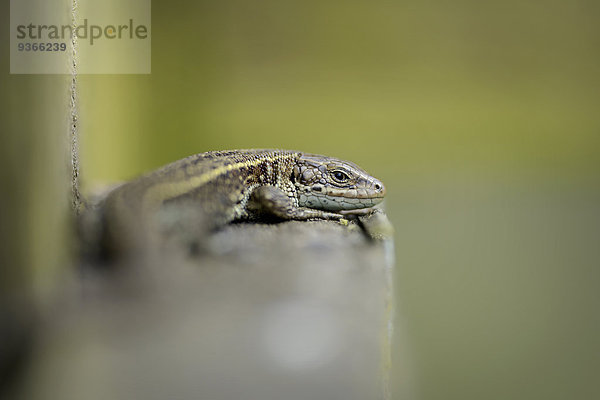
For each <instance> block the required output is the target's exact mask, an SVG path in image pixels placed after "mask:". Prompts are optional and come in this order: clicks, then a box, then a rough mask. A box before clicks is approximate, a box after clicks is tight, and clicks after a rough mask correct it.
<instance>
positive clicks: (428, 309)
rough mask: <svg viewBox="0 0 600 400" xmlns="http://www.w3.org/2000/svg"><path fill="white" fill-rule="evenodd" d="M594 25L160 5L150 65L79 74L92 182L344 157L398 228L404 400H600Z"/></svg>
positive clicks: (599, 127) (596, 10) (332, 4)
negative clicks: (290, 158)
mask: <svg viewBox="0 0 600 400" xmlns="http://www.w3.org/2000/svg"><path fill="white" fill-rule="evenodd" d="M599 18H600V3H598V2H595V1H592V0H576V1H569V2H567V1H554V0H548V1H515V0H507V1H502V2H500V1H495V2H480V1H474V0H462V1H461V0H459V1H453V2H446V1H441V0H430V1H402V2H400V1H398V2H394V1H365V0H363V1H359V0H347V1H334V0H321V1H312V0H305V1H282V0H278V1H275V0H271V1H269V0H267V1H260V2H246V1H241V0H233V1H223V2H216V1H195V2H190V1H182V0H173V1H169V2H166V1H158V0H154V1H153V2H152V74H151V75H131V76H82V77H80V81H79V85H80V86H79V87H80V114H81V115H80V122H81V135H82V138H81V140H82V157H81V158H82V172H83V179H84V189H85V190H88V191H89V190H90V189H92V188H93V187H94V186H95V185H97V184H101V183H106V182H112V181H116V180H123V179H127V178H130V177H133V176H135V175H137V174H139V173H141V172H143V171H147V170H150V169H152V168H155V167H158V166H160V165H163V164H165V163H168V162H170V161H173V160H175V159H178V158H181V157H184V156H187V155H190V154H193V153H197V152H202V151H207V150H214V149H229V148H251V147H254V148H261V147H269V148H287V149H299V150H304V151H308V152H314V153H321V154H327V155H332V156H337V157H340V158H344V159H349V160H352V161H355V162H356V163H358V164H359V165H361V166H363V167H364V168H365V169H367V170H368V171H369V172H371V173H372V174H374V175H375V176H377V177H379V178H381V179H382V180H383V182H384V183H385V184H386V186H387V189H388V199H387V204H386V207H387V210H388V214H389V216H390V217H391V219H392V222H393V223H394V225H395V228H396V231H397V236H396V256H397V264H396V271H395V285H396V289H395V290H396V300H397V309H396V313H397V315H396V336H395V343H394V355H393V362H394V371H393V385H394V387H393V390H394V399H398V400H400V399H418V400H433V399H508V398H510V399H593V398H600V380H599V373H600V344H599V342H600V341H599V339H598V337H599V335H600V312H599V311H598V308H599V305H600V294H599V292H600V290H599V289H600V272H599V271H598V267H599V263H600V246H599V245H598V243H599V242H600V188H599V185H598V182H599V176H598V175H599V174H598V172H599V171H600V154H599V150H600V116H599V115H598V114H599V110H600V24H598V21H599ZM5 79H8V78H6V77H5ZM12 79H19V77H12Z"/></svg>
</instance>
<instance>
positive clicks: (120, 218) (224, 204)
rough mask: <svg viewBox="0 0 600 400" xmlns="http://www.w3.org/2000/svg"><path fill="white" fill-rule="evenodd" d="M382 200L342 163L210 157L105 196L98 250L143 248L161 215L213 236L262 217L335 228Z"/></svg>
mask: <svg viewBox="0 0 600 400" xmlns="http://www.w3.org/2000/svg"><path fill="white" fill-rule="evenodd" d="M384 195H385V187H384V186H383V184H382V183H381V182H380V181H379V180H377V179H375V178H374V177H372V176H370V175H369V174H368V173H366V172H365V171H364V170H362V169H361V168H359V167H358V166H357V165H355V164H354V163H351V162H348V161H342V160H339V159H336V158H332V157H326V156H320V155H314V154H307V153H302V152H298V151H288V150H268V149H265V150H260V149H252V150H230V151H211V152H207V153H200V154H196V155H192V156H190V157H187V158H184V159H181V160H178V161H175V162H173V163H171V164H169V165H166V166H165V167H163V168H160V169H158V170H156V171H154V172H151V173H149V174H146V175H143V176H141V177H139V178H137V179H134V180H133V181H130V182H128V183H125V184H123V185H121V186H119V187H118V188H116V189H115V190H113V191H112V192H111V193H109V194H108V196H107V197H106V199H105V200H104V201H103V203H102V205H101V209H102V211H101V212H102V219H103V222H104V223H103V230H104V232H103V242H104V245H107V246H108V247H109V248H111V249H115V248H123V247H134V246H135V245H136V243H141V242H143V241H144V240H142V239H141V238H142V237H144V236H146V235H147V234H148V232H149V231H152V230H153V229H154V226H153V225H155V223H156V220H155V215H157V213H159V211H160V210H161V209H164V208H166V209H169V208H171V207H172V208H173V209H178V208H182V207H183V208H187V209H190V210H191V209H193V210H195V212H196V213H197V216H199V220H200V221H202V222H201V223H202V224H203V225H204V227H205V228H206V229H214V228H216V227H219V226H222V225H224V224H227V223H229V222H232V221H235V220H244V219H255V218H260V217H262V216H271V217H277V218H280V219H298V220H305V219H312V218H321V219H337V220H339V219H341V218H343V215H344V214H345V213H355V212H360V211H361V210H364V209H369V208H371V207H373V206H375V205H376V204H378V203H380V202H381V201H382V200H383V197H384ZM188 217H189V215H187V216H184V218H188Z"/></svg>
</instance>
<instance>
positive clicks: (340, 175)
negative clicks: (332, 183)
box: [331, 171, 350, 183]
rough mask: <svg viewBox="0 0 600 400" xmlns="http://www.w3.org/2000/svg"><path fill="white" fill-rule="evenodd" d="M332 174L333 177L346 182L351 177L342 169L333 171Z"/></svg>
mask: <svg viewBox="0 0 600 400" xmlns="http://www.w3.org/2000/svg"><path fill="white" fill-rule="evenodd" d="M331 175H332V176H333V179H335V180H336V181H338V182H340V183H343V182H346V181H347V180H348V179H350V178H348V175H346V174H345V173H344V172H342V171H333V172H332V174H331Z"/></svg>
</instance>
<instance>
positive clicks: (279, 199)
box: [246, 186, 344, 220]
mask: <svg viewBox="0 0 600 400" xmlns="http://www.w3.org/2000/svg"><path fill="white" fill-rule="evenodd" d="M246 208H247V210H248V212H249V213H250V214H252V215H257V216H273V217H277V218H281V219H297V220H306V219H311V218H320V219H333V220H340V219H343V218H344V217H343V216H342V215H341V214H336V213H332V212H327V211H323V210H317V209H313V208H306V207H296V206H294V203H293V202H292V199H290V198H289V197H288V195H287V194H286V193H285V192H284V191H283V190H281V189H279V188H277V187H275V186H261V187H258V188H256V189H254V191H253V192H252V194H251V195H250V198H249V200H248V204H247V205H246Z"/></svg>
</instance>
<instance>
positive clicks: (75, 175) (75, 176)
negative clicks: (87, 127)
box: [69, 0, 83, 213]
mask: <svg viewBox="0 0 600 400" xmlns="http://www.w3.org/2000/svg"><path fill="white" fill-rule="evenodd" d="M77 12H78V4H77V0H71V27H72V35H71V59H70V63H69V64H70V69H71V71H70V72H71V83H70V88H69V97H70V103H69V112H70V121H69V125H70V126H69V131H70V132H69V135H70V143H71V189H72V206H73V210H74V211H75V212H76V213H79V212H80V211H81V206H82V201H83V199H82V197H81V192H80V190H79V123H78V108H77V33H76V28H77Z"/></svg>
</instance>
